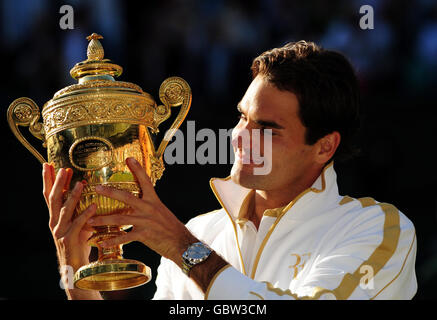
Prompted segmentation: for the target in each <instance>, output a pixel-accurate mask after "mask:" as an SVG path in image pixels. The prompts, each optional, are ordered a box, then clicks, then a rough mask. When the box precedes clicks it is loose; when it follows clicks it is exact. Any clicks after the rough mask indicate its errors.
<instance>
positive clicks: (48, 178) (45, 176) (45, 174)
mask: <svg viewBox="0 0 437 320" xmlns="http://www.w3.org/2000/svg"><path fill="white" fill-rule="evenodd" d="M42 181H43V195H44V199H45V200H46V203H47V206H49V196H50V192H51V191H52V188H53V183H54V179H53V175H52V166H51V165H50V164H48V163H44V164H43V165H42Z"/></svg>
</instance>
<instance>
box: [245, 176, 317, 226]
mask: <svg viewBox="0 0 437 320" xmlns="http://www.w3.org/2000/svg"><path fill="white" fill-rule="evenodd" d="M321 172H322V170H318V171H315V172H314V173H312V174H311V175H308V176H306V177H305V180H300V181H296V182H294V183H293V184H290V185H289V186H286V187H283V188H280V189H277V190H256V192H255V197H254V198H255V199H254V206H252V208H253V211H252V214H251V215H250V220H251V221H252V222H253V223H254V224H255V226H256V228H257V229H258V227H259V224H260V222H261V219H262V216H263V214H264V211H265V210H267V209H275V208H281V207H284V206H286V205H288V204H289V203H290V202H291V201H292V200H294V199H296V197H297V196H299V195H300V194H301V193H302V192H303V191H305V190H306V189H308V188H309V187H311V186H312V185H313V183H314V182H315V181H316V180H317V178H318V177H319V176H320V174H321Z"/></svg>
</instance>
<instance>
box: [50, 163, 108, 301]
mask: <svg viewBox="0 0 437 320" xmlns="http://www.w3.org/2000/svg"><path fill="white" fill-rule="evenodd" d="M72 173H73V172H72V170H71V169H63V168H62V169H59V171H58V174H57V175H56V176H55V169H54V168H53V166H51V165H49V164H48V163H44V165H43V194H44V198H45V200H46V203H47V207H48V208H49V214H50V220H49V227H50V231H51V232H52V235H53V239H54V241H55V246H56V250H57V254H58V259H59V265H60V266H71V267H72V268H73V270H74V272H75V271H77V269H79V268H80V267H81V266H83V265H85V264H88V263H89V255H90V250H91V247H90V246H89V245H88V244H87V240H88V238H89V237H90V236H91V234H92V228H91V227H90V226H87V225H86V222H87V220H88V219H89V218H90V217H91V216H93V215H94V214H95V212H96V206H95V205H91V206H89V207H88V208H87V209H86V210H85V211H84V212H82V213H81V214H80V215H79V216H78V217H77V218H75V219H73V218H74V217H73V214H74V210H75V208H76V205H77V203H78V202H79V199H80V196H81V193H82V189H83V184H82V183H80V182H78V183H76V185H75V186H74V188H73V189H72V190H71V193H70V195H69V196H68V198H67V200H66V201H65V202H64V194H65V192H67V191H68V190H69V189H70V181H71V176H72ZM67 270H68V269H67ZM67 278H68V277H67ZM69 286H71V284H65V288H68V287H69ZM75 291H76V293H77V294H76V297H82V298H86V299H93V298H101V297H100V295H96V294H95V293H90V292H88V293H86V294H79V293H78V291H82V290H79V289H76V290H75ZM66 292H67V295H68V297H69V298H73V296H72V294H71V292H69V290H66ZM97 294H98V292H97Z"/></svg>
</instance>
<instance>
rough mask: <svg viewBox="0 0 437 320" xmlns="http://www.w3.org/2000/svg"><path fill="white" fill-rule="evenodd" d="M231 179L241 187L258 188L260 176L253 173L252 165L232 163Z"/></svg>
mask: <svg viewBox="0 0 437 320" xmlns="http://www.w3.org/2000/svg"><path fill="white" fill-rule="evenodd" d="M231 180H232V181H233V182H234V183H236V184H239V185H240V186H242V187H245V188H249V189H258V188H259V184H260V180H261V176H259V175H254V174H253V167H249V166H247V167H245V166H235V165H234V166H233V167H232V169H231Z"/></svg>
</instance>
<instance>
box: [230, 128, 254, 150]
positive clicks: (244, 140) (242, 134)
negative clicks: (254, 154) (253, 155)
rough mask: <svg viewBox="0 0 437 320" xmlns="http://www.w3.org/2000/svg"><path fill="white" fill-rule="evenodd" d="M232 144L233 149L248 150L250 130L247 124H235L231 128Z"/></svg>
mask: <svg viewBox="0 0 437 320" xmlns="http://www.w3.org/2000/svg"><path fill="white" fill-rule="evenodd" d="M231 143H232V146H233V147H234V148H235V149H240V150H250V148H251V143H252V141H251V130H250V129H249V128H248V125H244V126H236V127H235V128H234V129H233V130H232V140H231Z"/></svg>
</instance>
